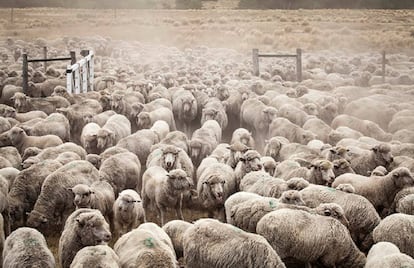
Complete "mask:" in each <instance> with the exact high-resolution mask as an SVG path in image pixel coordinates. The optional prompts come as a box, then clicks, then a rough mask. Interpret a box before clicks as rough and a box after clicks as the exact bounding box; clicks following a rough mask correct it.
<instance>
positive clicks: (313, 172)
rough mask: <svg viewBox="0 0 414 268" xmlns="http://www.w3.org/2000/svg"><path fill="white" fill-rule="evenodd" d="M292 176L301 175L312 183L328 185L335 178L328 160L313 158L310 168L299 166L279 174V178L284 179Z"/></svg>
mask: <svg viewBox="0 0 414 268" xmlns="http://www.w3.org/2000/svg"><path fill="white" fill-rule="evenodd" d="M294 177H302V178H304V179H306V180H307V181H309V182H310V183H313V184H319V185H330V184H332V182H333V181H334V179H335V174H334V172H333V165H332V163H331V162H330V161H328V160H315V161H313V162H312V164H311V167H310V169H308V168H305V167H300V168H297V169H294V170H292V171H290V172H287V173H285V174H281V175H280V178H281V179H284V180H288V179H290V178H294Z"/></svg>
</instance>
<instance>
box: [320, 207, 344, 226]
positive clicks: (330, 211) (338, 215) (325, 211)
mask: <svg viewBox="0 0 414 268" xmlns="http://www.w3.org/2000/svg"><path fill="white" fill-rule="evenodd" d="M315 210H316V213H317V214H319V215H322V216H327V217H332V218H334V219H337V220H338V221H340V222H341V223H342V224H343V225H344V226H346V227H347V228H348V227H349V222H348V219H347V218H346V217H345V212H344V210H343V209H342V207H341V206H339V205H338V204H335V203H323V204H320V205H319V206H318V207H316V209H315Z"/></svg>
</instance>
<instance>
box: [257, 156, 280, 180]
mask: <svg viewBox="0 0 414 268" xmlns="http://www.w3.org/2000/svg"><path fill="white" fill-rule="evenodd" d="M260 161H261V162H262V165H263V169H264V171H266V172H267V173H269V175H271V176H274V175H275V172H276V166H277V163H276V161H275V160H274V159H273V158H272V157H270V156H262V157H261V158H260Z"/></svg>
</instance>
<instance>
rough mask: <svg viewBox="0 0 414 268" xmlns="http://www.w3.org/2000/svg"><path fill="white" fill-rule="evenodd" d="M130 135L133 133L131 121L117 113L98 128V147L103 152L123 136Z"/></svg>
mask: <svg viewBox="0 0 414 268" xmlns="http://www.w3.org/2000/svg"><path fill="white" fill-rule="evenodd" d="M128 135H131V123H130V122H129V120H128V118H126V117H125V116H123V115H120V114H115V115H113V116H111V117H110V118H109V119H108V121H107V122H106V123H105V125H104V126H103V127H102V128H101V129H99V130H98V133H97V136H96V140H97V148H98V150H99V151H100V152H103V151H105V149H107V148H109V147H111V146H115V145H116V144H117V143H118V142H119V141H120V140H121V139H122V138H125V137H127V136H128Z"/></svg>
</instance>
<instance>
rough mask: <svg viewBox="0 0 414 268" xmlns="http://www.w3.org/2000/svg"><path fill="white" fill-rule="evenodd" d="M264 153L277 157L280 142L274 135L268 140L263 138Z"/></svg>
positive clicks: (280, 145) (280, 147)
mask: <svg viewBox="0 0 414 268" xmlns="http://www.w3.org/2000/svg"><path fill="white" fill-rule="evenodd" d="M265 144H266V146H265V155H267V156H270V157H272V158H273V159H275V160H276V159H277V157H278V156H279V152H280V149H282V143H281V142H280V141H279V140H278V139H277V138H275V137H273V138H271V139H270V140H265Z"/></svg>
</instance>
